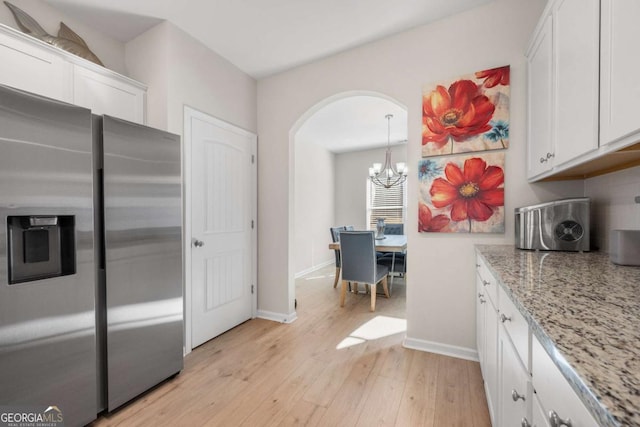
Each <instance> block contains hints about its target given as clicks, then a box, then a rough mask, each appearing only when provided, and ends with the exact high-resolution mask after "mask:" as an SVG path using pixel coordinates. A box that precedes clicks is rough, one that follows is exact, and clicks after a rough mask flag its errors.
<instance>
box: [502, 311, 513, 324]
mask: <svg viewBox="0 0 640 427" xmlns="http://www.w3.org/2000/svg"><path fill="white" fill-rule="evenodd" d="M507 320H508V321H509V322H511V316H509V317H507V316H505V315H504V313H502V314H501V315H500V321H501V322H502V323H504V322H506V321H507Z"/></svg>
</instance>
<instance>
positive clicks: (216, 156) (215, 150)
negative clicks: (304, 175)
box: [185, 109, 257, 348]
mask: <svg viewBox="0 0 640 427" xmlns="http://www.w3.org/2000/svg"><path fill="white" fill-rule="evenodd" d="M187 120H188V122H187ZM186 138H189V139H190V141H186V144H188V145H189V146H190V149H191V150H190V151H191V153H190V159H191V165H190V170H189V169H187V171H186V173H190V176H189V179H188V181H187V182H188V186H189V187H190V198H189V199H190V202H189V203H190V207H191V223H190V227H187V230H189V229H190V234H186V236H187V239H189V240H190V245H191V246H190V248H189V250H188V251H186V252H187V256H188V258H187V266H189V258H190V266H191V270H190V273H191V274H190V275H187V278H189V276H190V284H191V298H190V302H191V310H190V311H191V346H190V348H194V347H196V346H198V345H200V344H202V343H204V342H206V341H208V340H210V339H211V338H213V337H215V336H217V335H220V334H221V333H223V332H225V331H227V330H229V329H231V328H233V327H234V326H236V325H238V324H240V323H242V322H244V321H245V320H248V319H250V318H252V317H254V316H255V301H256V298H255V295H256V294H255V286H254V285H255V260H256V257H255V247H256V245H255V236H256V233H255V231H256V230H255V226H254V224H255V223H254V220H255V212H256V207H255V206H256V162H255V152H256V139H257V138H256V136H255V135H254V134H251V133H249V132H247V131H244V130H242V129H240V128H237V127H235V126H233V125H230V124H228V123H225V122H223V121H220V120H217V119H215V118H213V117H210V116H208V115H206V114H203V113H200V112H197V111H195V110H191V109H186V110H185V139H186ZM187 191H188V192H189V189H187ZM188 243H189V242H188ZM187 333H188V331H187Z"/></svg>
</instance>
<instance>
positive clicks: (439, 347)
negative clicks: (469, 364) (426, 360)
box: [402, 337, 479, 362]
mask: <svg viewBox="0 0 640 427" xmlns="http://www.w3.org/2000/svg"><path fill="white" fill-rule="evenodd" d="M402 346H403V347H405V348H410V349H412V350H420V351H426V352H429V353H436V354H441V355H443V356H451V357H457V358H458V359H465V360H472V361H474V362H477V361H478V360H479V359H478V352H477V351H476V350H474V349H472V348H465V347H458V346H455V345H449V344H442V343H438V342H433V341H425V340H420V339H417V338H409V337H407V338H405V339H404V342H403V343H402Z"/></svg>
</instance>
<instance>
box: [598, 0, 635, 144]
mask: <svg viewBox="0 0 640 427" xmlns="http://www.w3.org/2000/svg"><path fill="white" fill-rule="evenodd" d="M639 18H640V1H638V0H602V39H601V64H600V67H601V84H600V120H601V121H600V143H601V144H603V145H604V144H609V143H611V142H617V141H621V140H628V142H635V141H637V140H638V139H640V135H639V134H638V133H639V131H640V113H639V110H638V108H639V106H640V55H639V54H640V49H639V48H638V43H639V42H640V25H639V24H638V19H639Z"/></svg>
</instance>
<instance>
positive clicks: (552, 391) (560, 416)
mask: <svg viewBox="0 0 640 427" xmlns="http://www.w3.org/2000/svg"><path fill="white" fill-rule="evenodd" d="M531 363H532V365H531V371H532V382H533V388H534V390H535V391H536V395H537V398H538V400H539V402H540V408H541V410H540V412H542V414H543V416H544V417H545V422H546V423H547V424H544V423H543V422H542V421H539V420H538V417H536V421H537V422H539V425H541V426H543V425H549V426H551V427H559V426H571V427H593V426H597V425H598V423H597V422H596V420H595V419H594V418H593V416H592V415H591V413H590V412H589V410H588V409H587V408H586V406H584V404H583V403H582V401H581V400H580V398H579V397H578V395H577V394H576V392H575V391H574V390H573V388H571V386H570V385H569V382H568V381H567V380H566V379H565V377H564V375H563V374H562V372H560V369H558V367H557V366H556V364H555V363H554V362H553V360H552V359H551V357H550V356H549V354H547V352H546V350H545V349H544V348H543V347H542V344H540V341H538V339H537V338H535V337H534V338H533V341H532V345H531Z"/></svg>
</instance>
